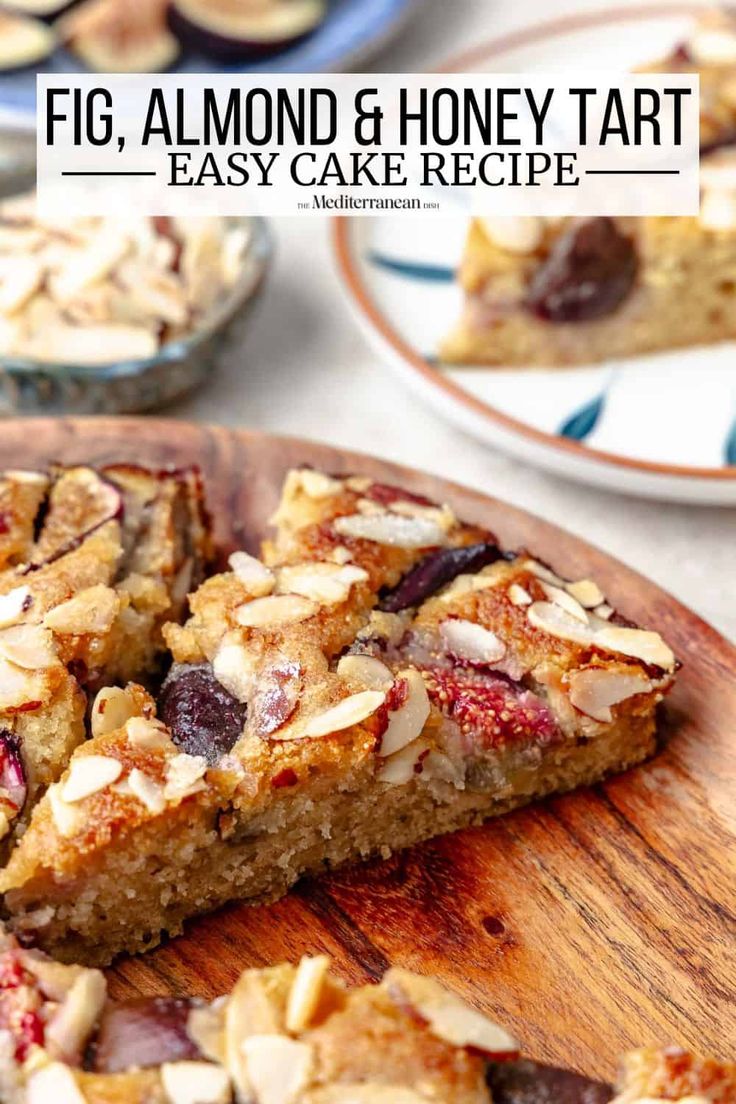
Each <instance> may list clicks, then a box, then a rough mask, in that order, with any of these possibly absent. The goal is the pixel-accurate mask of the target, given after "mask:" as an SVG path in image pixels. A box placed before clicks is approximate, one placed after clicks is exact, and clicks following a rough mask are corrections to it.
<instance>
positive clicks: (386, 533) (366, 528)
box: [334, 513, 446, 549]
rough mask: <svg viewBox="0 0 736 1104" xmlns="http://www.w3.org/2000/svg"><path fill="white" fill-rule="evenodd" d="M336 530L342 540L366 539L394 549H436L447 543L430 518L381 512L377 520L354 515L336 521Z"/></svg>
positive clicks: (440, 529)
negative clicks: (343, 538) (344, 538)
mask: <svg viewBox="0 0 736 1104" xmlns="http://www.w3.org/2000/svg"><path fill="white" fill-rule="evenodd" d="M334 527H335V530H336V531H337V532H338V533H339V534H340V535H341V536H343V537H352V538H353V539H354V540H367V541H372V542H373V543H375V544H385V545H388V546H389V547H393V548H407V549H411V548H433V547H436V546H437V545H441V544H444V543H445V540H446V537H445V531H444V529H443V528H442V527H441V526H440V525H438V524H437V522H436V521H433V520H431V519H428V518H417V517H401V516H399V515H398V514H388V513H381V514H378V515H376V516H374V517H365V516H364V515H363V514H351V515H349V516H348V517H341V518H337V520H336V521H335V522H334Z"/></svg>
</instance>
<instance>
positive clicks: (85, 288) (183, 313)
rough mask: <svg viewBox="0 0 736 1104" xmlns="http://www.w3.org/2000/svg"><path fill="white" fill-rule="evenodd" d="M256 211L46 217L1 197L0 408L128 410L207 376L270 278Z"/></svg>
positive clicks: (26, 200)
mask: <svg viewBox="0 0 736 1104" xmlns="http://www.w3.org/2000/svg"><path fill="white" fill-rule="evenodd" d="M271 253H272V240H271V235H270V233H269V231H268V228H267V226H266V224H265V223H264V222H263V220H262V219H259V218H228V219H224V218H196V219H176V218H147V217H141V216H126V215H119V216H118V215H116V216H114V217H109V218H68V219H64V218H63V217H54V218H53V219H45V218H43V217H41V216H39V215H38V214H37V212H36V206H35V201H34V197H33V195H31V194H29V195H24V196H17V197H13V198H12V199H9V200H7V201H6V202H4V203H0V413H23V414H25V413H27V414H30V413H38V412H43V413H48V414H61V413H82V414H98V413H114V414H117V413H132V412H135V411H144V410H151V409H154V408H156V407H160V406H163V405H165V404H166V403H169V402H171V401H173V400H174V399H176V398H178V397H179V396H181V395H183V394H185V393H186V392H188V391H191V390H192V389H193V388H195V387H197V386H198V385H199V384H201V383H202V382H203V381H204V380H205V379H206V378H207V376H208V375H210V374H211V373H212V372H213V371H214V369H215V367H216V363H217V352H218V349H219V346H220V345H221V344H222V343H223V341H224V340H225V338H226V336H227V334H228V332H229V330H230V326H231V324H232V323H233V322H234V321H235V320H236V319H238V318H240V317H242V315H243V314H244V312H245V310H246V309H247V307H248V306H249V305H250V304H251V303H252V302H253V300H254V299H255V297H256V295H257V292H258V291H259V289H260V287H261V286H262V284H263V280H264V277H265V274H266V271H267V269H268V265H269V260H270V257H271Z"/></svg>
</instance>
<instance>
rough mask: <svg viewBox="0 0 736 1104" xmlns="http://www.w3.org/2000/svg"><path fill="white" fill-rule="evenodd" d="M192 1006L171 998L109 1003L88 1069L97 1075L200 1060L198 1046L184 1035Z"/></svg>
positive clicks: (188, 1001) (189, 1037) (193, 1005)
mask: <svg viewBox="0 0 736 1104" xmlns="http://www.w3.org/2000/svg"><path fill="white" fill-rule="evenodd" d="M193 1007H195V1002H194V1001H192V1000H188V999H175V998H172V997H154V998H153V999H151V998H142V999H140V1000H133V1001H126V1002H124V1003H120V1004H113V1003H112V1002H110V1003H109V1004H108V1005H107V1006H106V1008H105V1011H104V1014H103V1016H102V1019H101V1020H100V1025H99V1029H98V1033H97V1039H96V1041H95V1045H94V1048H93V1053H92V1060H91V1068H92V1069H93V1070H95V1071H96V1072H97V1073H123V1072H125V1071H126V1070H129V1069H134V1068H137V1069H148V1068H149V1067H151V1066H159V1065H161V1063H162V1062H183V1061H187V1060H190V1061H191V1060H195V1059H197V1058H200V1057H201V1054H200V1051H199V1047H198V1046H197V1044H196V1043H195V1042H194V1040H193V1039H192V1038H191V1036H190V1035H189V1034H188V1032H187V1021H188V1019H189V1014H190V1012H191V1010H192V1008H193Z"/></svg>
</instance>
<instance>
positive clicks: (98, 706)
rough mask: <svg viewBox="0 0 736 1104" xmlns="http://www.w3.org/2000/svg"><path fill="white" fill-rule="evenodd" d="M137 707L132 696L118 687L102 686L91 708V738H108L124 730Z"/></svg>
mask: <svg viewBox="0 0 736 1104" xmlns="http://www.w3.org/2000/svg"><path fill="white" fill-rule="evenodd" d="M137 711H138V707H137V705H136V703H135V702H134V700H133V698H132V696H131V695H130V694H128V693H127V691H125V690H122V689H121V688H120V687H119V686H104V687H103V688H102V690H100V691H99V693H98V694H97V697H96V698H95V700H94V704H93V706H92V715H91V720H90V725H91V728H92V735H93V736H109V734H110V733H111V732H117V731H118V730H119V729H121V728H125V726H126V724H127V723H128V721H129V720H130V719H131V717H135V715H136V713H137Z"/></svg>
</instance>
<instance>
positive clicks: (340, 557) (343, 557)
mask: <svg viewBox="0 0 736 1104" xmlns="http://www.w3.org/2000/svg"><path fill="white" fill-rule="evenodd" d="M330 558H331V559H332V560H333V561H334V562H335V563H336V564H347V563H350V561H351V560H352V558H353V556H352V553H351V551H350V549H349V548H346V547H345V545H344V544H338V545H336V546H335V547H334V548H333V549H332V555H331V557H330Z"/></svg>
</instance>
